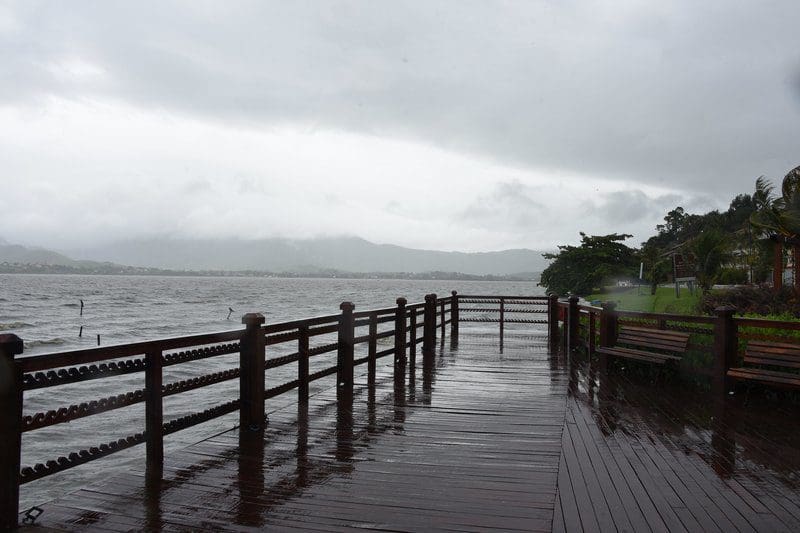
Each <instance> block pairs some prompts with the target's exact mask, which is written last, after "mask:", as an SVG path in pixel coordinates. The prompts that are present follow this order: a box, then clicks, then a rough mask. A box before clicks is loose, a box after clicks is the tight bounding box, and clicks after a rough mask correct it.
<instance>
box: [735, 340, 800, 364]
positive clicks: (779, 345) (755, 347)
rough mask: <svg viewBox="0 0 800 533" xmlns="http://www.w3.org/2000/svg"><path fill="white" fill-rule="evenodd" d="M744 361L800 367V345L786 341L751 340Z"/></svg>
mask: <svg viewBox="0 0 800 533" xmlns="http://www.w3.org/2000/svg"><path fill="white" fill-rule="evenodd" d="M744 362H745V363H750V364H753V365H769V366H781V367H787V368H800V345H797V344H789V343H785V342H764V341H750V342H748V343H747V350H745V352H744Z"/></svg>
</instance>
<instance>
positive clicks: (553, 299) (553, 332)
mask: <svg viewBox="0 0 800 533" xmlns="http://www.w3.org/2000/svg"><path fill="white" fill-rule="evenodd" d="M547 330H548V335H549V337H550V346H554V345H555V344H556V343H557V342H558V295H557V294H551V295H550V296H548V297H547Z"/></svg>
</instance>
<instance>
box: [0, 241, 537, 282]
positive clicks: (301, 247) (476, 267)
mask: <svg viewBox="0 0 800 533" xmlns="http://www.w3.org/2000/svg"><path fill="white" fill-rule="evenodd" d="M0 262H8V263H34V264H51V265H66V266H81V265H89V266H90V265H92V264H97V262H104V263H108V262H111V263H115V264H119V265H128V266H135V267H147V268H161V269H171V270H198V271H200V270H224V271H243V270H252V271H264V272H303V273H309V274H313V273H314V272H317V271H321V270H327V269H334V270H340V271H346V272H408V273H422V272H432V271H444V272H460V273H464V274H472V275H500V276H503V275H514V274H520V273H532V272H541V271H542V270H543V269H544V268H546V266H547V263H548V262H547V260H545V259H544V258H543V257H542V255H541V252H538V251H534V250H528V249H514V250H503V251H497V252H474V253H468V252H442V251H434V250H419V249H414V248H404V247H402V246H395V245H391V244H375V243H372V242H369V241H366V240H364V239H361V238H357V237H333V238H316V239H307V240H294V239H279V238H272V239H259V240H230V239H226V240H222V239H218V240H213V239H169V238H157V239H139V240H128V241H119V242H115V243H112V244H107V245H102V246H95V247H91V248H83V249H73V250H64V251H63V253H60V252H55V251H52V250H46V249H42V248H28V247H25V246H20V245H12V244H5V243H3V242H0Z"/></svg>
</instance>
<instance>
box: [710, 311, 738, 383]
mask: <svg viewBox="0 0 800 533" xmlns="http://www.w3.org/2000/svg"><path fill="white" fill-rule="evenodd" d="M714 312H715V313H716V315H717V317H716V318H715V319H714V383H713V385H714V387H715V388H716V389H717V390H716V391H715V392H716V393H717V394H723V395H724V394H725V393H726V392H727V391H728V389H729V385H730V382H729V380H728V379H727V374H728V369H729V368H730V367H731V366H732V365H733V364H734V363H735V361H736V355H737V351H738V344H739V342H738V338H737V337H738V335H737V331H736V329H737V328H736V321H734V319H733V314H734V313H735V312H736V308H734V307H729V306H723V307H717V308H716V309H715V310H714Z"/></svg>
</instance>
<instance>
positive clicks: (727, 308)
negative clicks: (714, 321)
mask: <svg viewBox="0 0 800 533" xmlns="http://www.w3.org/2000/svg"><path fill="white" fill-rule="evenodd" d="M735 312H736V308H735V307H733V306H732V305H721V306H719V307H717V308H715V309H714V313H716V314H717V316H732V315H733V314H734V313H735Z"/></svg>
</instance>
